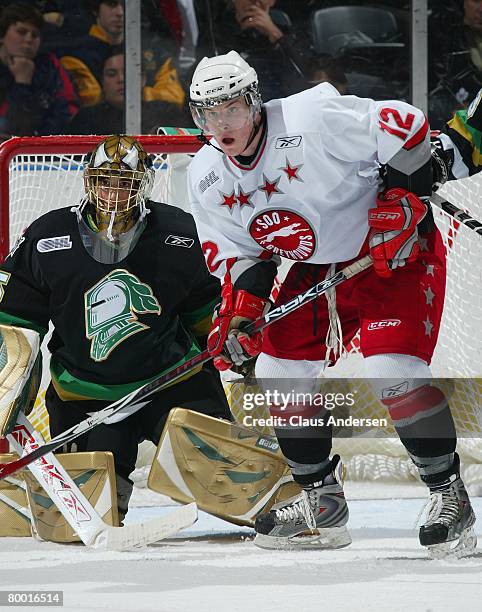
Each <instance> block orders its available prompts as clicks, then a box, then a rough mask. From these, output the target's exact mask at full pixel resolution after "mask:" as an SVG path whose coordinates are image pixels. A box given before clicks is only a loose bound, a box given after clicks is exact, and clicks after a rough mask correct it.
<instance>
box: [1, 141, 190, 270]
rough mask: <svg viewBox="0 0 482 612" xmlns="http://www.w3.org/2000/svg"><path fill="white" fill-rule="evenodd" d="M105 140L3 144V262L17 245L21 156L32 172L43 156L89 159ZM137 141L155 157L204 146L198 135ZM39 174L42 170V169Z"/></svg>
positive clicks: (186, 151)
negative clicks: (15, 202)
mask: <svg viewBox="0 0 482 612" xmlns="http://www.w3.org/2000/svg"><path fill="white" fill-rule="evenodd" d="M103 138H105V136H34V137H24V138H17V137H16V138H11V139H10V140H7V141H5V142H3V143H2V144H1V145H0V261H3V259H4V258H5V257H6V256H7V255H8V252H9V250H10V248H11V247H12V246H13V244H12V243H13V242H14V241H12V240H11V217H12V214H11V212H12V211H11V206H12V197H11V195H12V189H11V178H10V175H11V171H12V165H11V164H12V162H14V160H15V159H16V158H17V157H19V156H20V157H21V160H22V161H20V162H19V164H20V165H23V166H24V167H25V169H26V172H29V166H30V165H32V166H34V165H35V163H36V162H35V161H34V160H35V159H37V158H40V157H41V156H46V157H52V158H54V157H58V158H59V159H63V158H67V156H79V155H80V156H85V155H86V154H87V153H89V152H90V151H92V150H93V149H94V147H95V146H96V145H97V144H98V143H99V142H100V141H101V140H102V139H103ZM137 138H138V140H139V141H140V142H141V143H142V145H143V147H144V148H145V149H146V151H147V152H148V153H151V154H153V155H154V156H160V155H168V154H186V153H195V152H196V151H198V150H199V149H200V148H201V146H202V144H201V143H200V141H199V140H198V139H197V138H196V137H195V136H186V135H182V136H138V137H137ZM40 164H42V162H40ZM14 167H15V168H18V167H19V165H18V164H15V162H14ZM38 171H41V170H40V168H39V170H38ZM69 204H72V205H74V204H75V202H65V204H64V205H65V206H67V205H69ZM52 208H54V207H52ZM43 212H47V211H46V210H45V211H42V213H43ZM42 213H41V214H42ZM36 216H39V215H36ZM34 218H35V216H33V215H32V218H31V219H29V221H33V219H34ZM22 229H23V228H22Z"/></svg>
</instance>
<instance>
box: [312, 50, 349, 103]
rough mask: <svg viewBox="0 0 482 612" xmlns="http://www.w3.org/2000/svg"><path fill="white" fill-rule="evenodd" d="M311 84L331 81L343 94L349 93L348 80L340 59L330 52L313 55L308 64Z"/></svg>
mask: <svg viewBox="0 0 482 612" xmlns="http://www.w3.org/2000/svg"><path fill="white" fill-rule="evenodd" d="M307 74H308V77H309V79H310V81H309V82H310V85H316V84H318V83H325V82H326V83H331V84H332V85H333V86H334V87H336V88H337V89H338V91H339V92H340V93H341V94H346V93H348V80H347V78H346V75H345V72H344V70H343V67H342V65H341V63H340V62H339V61H337V60H336V59H335V58H334V57H332V56H331V55H328V54H323V55H317V56H315V57H313V58H312V59H311V60H310V61H309V62H308V65H307Z"/></svg>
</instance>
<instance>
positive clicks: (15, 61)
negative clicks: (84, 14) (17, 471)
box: [0, 4, 78, 138]
mask: <svg viewBox="0 0 482 612" xmlns="http://www.w3.org/2000/svg"><path fill="white" fill-rule="evenodd" d="M42 27H43V18H42V15H41V14H40V13H39V12H38V11H37V10H36V9H35V8H34V7H32V6H29V5H27V4H10V5H9V6H8V7H6V8H4V9H3V11H2V13H1V14H0V133H2V134H3V137H4V138H5V136H7V137H9V136H12V135H15V136H34V135H48V134H61V133H62V132H64V131H65V128H66V126H67V125H68V123H69V121H70V119H71V118H72V117H73V115H75V113H76V112H77V110H78V103H77V99H76V96H75V91H74V88H73V85H72V83H71V82H70V79H69V77H68V75H67V73H66V72H65V70H64V69H63V68H62V66H61V65H60V62H59V60H58V59H57V58H56V57H55V56H54V55H53V54H52V53H39V52H38V51H39V47H40V42H41V30H42Z"/></svg>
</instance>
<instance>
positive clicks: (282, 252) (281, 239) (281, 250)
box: [249, 210, 316, 261]
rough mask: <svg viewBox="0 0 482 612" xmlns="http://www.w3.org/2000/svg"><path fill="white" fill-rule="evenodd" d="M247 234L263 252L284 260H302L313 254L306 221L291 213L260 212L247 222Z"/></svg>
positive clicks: (312, 234) (314, 244)
mask: <svg viewBox="0 0 482 612" xmlns="http://www.w3.org/2000/svg"><path fill="white" fill-rule="evenodd" d="M249 233H250V234H251V236H252V238H254V240H256V242H257V243H258V244H259V246H261V247H262V248H263V249H265V250H266V251H271V252H272V253H275V254H276V255H279V256H280V257H286V259H293V260H295V261H304V260H305V259H309V258H310V257H311V256H312V255H313V253H314V252H315V247H316V237H315V232H314V231H313V229H312V227H311V226H310V224H309V223H308V221H307V220H306V219H304V218H303V217H302V216H301V215H299V214H298V213H295V212H292V211H291V210H270V211H267V212H262V213H260V214H259V215H257V216H256V217H255V218H254V219H253V221H252V222H251V224H250V226H249Z"/></svg>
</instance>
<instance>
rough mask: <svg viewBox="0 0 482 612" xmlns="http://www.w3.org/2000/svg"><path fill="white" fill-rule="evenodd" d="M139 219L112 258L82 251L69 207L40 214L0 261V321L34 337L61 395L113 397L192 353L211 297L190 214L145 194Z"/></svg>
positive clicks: (214, 285)
mask: <svg viewBox="0 0 482 612" xmlns="http://www.w3.org/2000/svg"><path fill="white" fill-rule="evenodd" d="M147 208H148V210H149V211H150V212H149V214H148V215H147V225H146V228H145V229H144V231H143V233H142V235H141V237H140V239H139V241H138V243H137V244H136V246H135V248H134V249H133V251H132V252H131V253H130V254H129V255H128V256H127V257H126V258H125V259H123V260H122V261H121V262H120V263H118V264H104V263H99V262H97V261H95V260H94V259H93V258H92V257H91V256H90V255H89V254H88V253H87V251H86V250H85V248H84V245H83V243H82V240H81V236H80V233H79V230H78V225H77V219H76V215H75V213H73V212H71V209H70V208H62V209H59V210H55V211H52V212H49V213H47V214H46V215H44V216H42V217H40V218H39V219H38V220H36V221H35V222H34V223H32V225H31V226H30V227H29V228H28V229H27V231H26V232H25V233H24V235H23V236H22V237H21V238H20V239H19V240H18V242H17V244H16V245H15V247H14V249H13V250H12V251H11V253H10V254H9V255H8V257H7V259H6V260H5V262H4V263H3V264H2V266H1V268H0V323H4V324H11V325H16V326H19V327H29V328H33V329H35V330H37V331H38V332H40V334H41V335H42V336H43V335H45V334H46V333H47V331H48V327H49V321H51V322H52V324H53V327H54V331H53V334H52V337H51V339H50V341H49V344H48V348H49V351H50V353H51V355H52V358H51V366H50V367H51V375H52V382H53V384H54V386H55V388H56V390H57V392H58V393H59V395H60V397H61V398H62V399H85V398H89V399H102V400H109V401H114V400H116V399H118V398H120V397H122V396H124V395H126V394H127V393H129V392H130V391H131V390H134V389H136V388H138V387H140V386H141V385H143V384H144V383H146V382H148V381H150V380H152V379H154V378H156V377H158V376H159V375H160V374H162V373H163V372H164V371H165V370H167V369H169V368H171V367H172V366H175V365H178V364H181V363H183V362H184V361H186V360H187V359H189V358H191V357H192V356H194V355H195V354H197V353H198V352H199V350H200V349H199V343H198V340H200V339H201V342H202V339H203V337H204V336H205V335H206V334H207V333H208V331H209V327H210V322H211V316H212V312H213V308H214V306H215V305H216V303H217V302H218V301H219V295H220V286H219V281H218V280H217V279H215V278H214V277H213V276H211V275H210V274H209V272H208V270H207V268H206V265H205V261H204V257H203V254H202V251H201V246H200V244H199V241H198V237H197V233H196V228H195V225H194V221H193V219H192V217H191V215H190V214H188V213H186V212H184V211H182V210H181V209H179V208H176V207H173V206H168V205H166V204H159V203H153V202H149V203H148V205H147Z"/></svg>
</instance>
